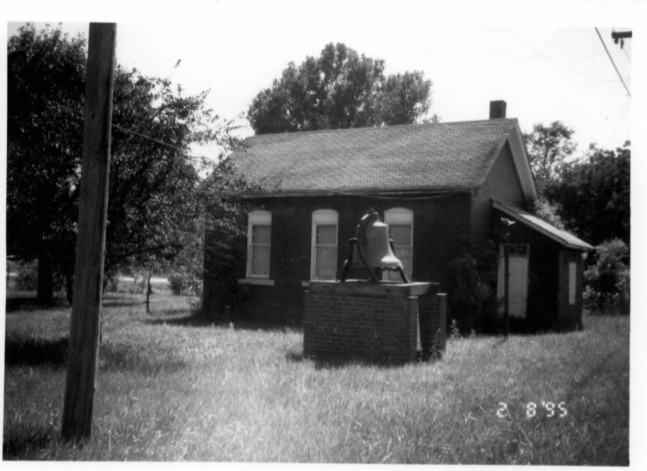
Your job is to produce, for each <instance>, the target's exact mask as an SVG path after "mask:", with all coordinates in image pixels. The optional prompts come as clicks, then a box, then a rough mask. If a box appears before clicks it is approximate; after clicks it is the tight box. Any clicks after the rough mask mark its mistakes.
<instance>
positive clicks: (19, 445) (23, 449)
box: [2, 425, 59, 460]
mask: <svg viewBox="0 0 647 471" xmlns="http://www.w3.org/2000/svg"><path fill="white" fill-rule="evenodd" d="M58 434H59V431H58V430H55V429H54V428H51V427H42V426H34V425H31V426H22V427H20V429H19V430H17V431H15V430H8V431H7V430H5V433H4V438H3V441H2V459H3V460H25V459H26V460H35V459H38V458H37V457H35V456H34V454H35V453H37V452H38V451H40V450H42V449H44V448H47V447H48V446H49V445H50V444H51V443H52V442H55V441H58V440H59V437H58Z"/></svg>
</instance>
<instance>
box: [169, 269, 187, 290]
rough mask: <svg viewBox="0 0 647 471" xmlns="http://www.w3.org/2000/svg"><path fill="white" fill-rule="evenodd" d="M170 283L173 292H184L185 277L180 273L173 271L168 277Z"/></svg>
mask: <svg viewBox="0 0 647 471" xmlns="http://www.w3.org/2000/svg"><path fill="white" fill-rule="evenodd" d="M168 284H169V287H170V288H171V292H172V293H173V294H174V295H176V296H179V295H180V294H182V288H183V287H184V277H183V276H182V275H181V274H180V273H173V274H172V275H171V276H169V277H168Z"/></svg>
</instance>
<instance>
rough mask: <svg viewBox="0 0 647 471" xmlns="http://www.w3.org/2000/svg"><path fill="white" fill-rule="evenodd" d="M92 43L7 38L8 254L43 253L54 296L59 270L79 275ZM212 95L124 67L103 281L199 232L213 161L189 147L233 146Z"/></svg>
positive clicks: (23, 35)
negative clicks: (204, 173)
mask: <svg viewBox="0 0 647 471" xmlns="http://www.w3.org/2000/svg"><path fill="white" fill-rule="evenodd" d="M85 47H86V46H85V39H84V38H82V37H77V38H73V39H71V38H69V37H68V36H66V35H64V34H62V32H61V31H60V29H54V30H52V29H46V30H43V31H41V32H39V33H36V31H35V29H34V27H33V26H31V25H27V26H25V27H23V28H21V29H20V30H19V31H18V34H17V35H16V36H14V37H12V38H10V40H9V54H8V72H9V74H8V75H9V80H8V86H9V101H8V116H9V127H8V171H7V245H8V247H7V253H8V254H10V255H12V256H15V257H16V258H17V259H20V260H27V261H28V260H32V259H34V258H38V259H39V290H38V292H39V295H40V294H41V292H42V293H43V296H42V297H41V296H39V299H40V300H41V301H42V302H45V303H47V302H48V301H51V298H52V290H53V282H52V280H53V278H54V275H59V277H66V278H67V279H68V280H70V279H71V275H72V273H73V267H74V243H75V238H76V227H75V224H76V218H77V214H78V197H79V195H78V184H79V178H80V157H81V138H82V124H83V113H82V110H83V100H84V98H83V94H84V90H85V66H86V63H85V61H86V55H87V53H86V50H85ZM205 98H206V92H205V93H201V94H199V95H196V96H184V95H183V93H182V90H181V88H180V87H179V86H178V87H177V88H175V87H174V86H173V85H172V84H171V83H170V81H168V80H163V79H159V78H151V77H146V76H143V75H141V74H140V73H138V72H137V71H135V70H131V71H127V70H124V69H123V68H121V67H117V70H116V75H115V87H114V105H113V108H114V110H113V133H112V157H111V164H110V190H109V191H110V196H109V207H108V221H109V224H108V228H107V252H106V259H105V271H106V279H107V278H109V277H110V276H111V274H114V273H115V272H116V271H117V270H118V269H119V268H120V267H123V266H128V265H130V264H132V263H133V262H135V263H141V264H147V265H148V266H159V265H156V264H158V263H162V261H165V262H166V261H170V260H172V259H173V258H174V257H176V256H177V255H178V253H180V251H181V250H182V248H183V247H184V246H185V245H186V244H187V241H189V240H192V239H193V238H195V237H196V234H197V232H196V231H198V230H199V219H200V208H201V205H200V204H199V201H198V200H199V198H200V197H201V193H200V187H201V179H200V175H199V174H200V170H201V169H204V168H205V167H209V166H210V163H209V162H208V161H207V160H206V159H196V158H194V157H191V156H190V151H189V146H190V145H191V144H193V143H196V142H208V141H213V140H216V141H218V142H222V143H223V145H224V146H225V147H227V145H229V144H231V142H232V141H231V139H230V137H229V135H228V131H229V128H228V127H227V125H225V124H223V123H222V121H221V120H220V119H219V118H218V117H217V116H215V115H213V113H212V112H211V111H210V110H207V109H205V104H204V100H205ZM40 272H42V273H40ZM68 285H69V283H68Z"/></svg>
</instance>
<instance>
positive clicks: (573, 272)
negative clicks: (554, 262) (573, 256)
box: [568, 262, 577, 305]
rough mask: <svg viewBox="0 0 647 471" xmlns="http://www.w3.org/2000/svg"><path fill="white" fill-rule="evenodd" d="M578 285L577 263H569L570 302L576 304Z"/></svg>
mask: <svg viewBox="0 0 647 471" xmlns="http://www.w3.org/2000/svg"><path fill="white" fill-rule="evenodd" d="M576 286H577V265H576V264H575V263H574V262H569V264H568V304H570V305H573V304H575V295H576V293H577V291H576V289H575V288H576Z"/></svg>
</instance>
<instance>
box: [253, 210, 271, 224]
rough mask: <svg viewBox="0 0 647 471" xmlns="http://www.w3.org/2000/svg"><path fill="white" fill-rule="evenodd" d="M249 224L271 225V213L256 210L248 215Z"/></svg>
mask: <svg viewBox="0 0 647 471" xmlns="http://www.w3.org/2000/svg"><path fill="white" fill-rule="evenodd" d="M249 223H250V224H271V223H272V213H270V212H269V211H265V210H263V209H257V210H255V211H251V212H250V213H249Z"/></svg>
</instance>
